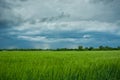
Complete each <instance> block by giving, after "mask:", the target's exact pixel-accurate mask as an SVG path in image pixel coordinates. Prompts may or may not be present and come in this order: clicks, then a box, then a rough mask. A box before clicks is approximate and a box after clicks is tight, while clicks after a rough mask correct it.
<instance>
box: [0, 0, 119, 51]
mask: <svg viewBox="0 0 120 80" xmlns="http://www.w3.org/2000/svg"><path fill="white" fill-rule="evenodd" d="M78 45H83V46H94V47H97V46H99V45H107V46H113V47H116V46H120V0H0V48H43V49H46V48H64V47H66V48H76V47H77V46H78Z"/></svg>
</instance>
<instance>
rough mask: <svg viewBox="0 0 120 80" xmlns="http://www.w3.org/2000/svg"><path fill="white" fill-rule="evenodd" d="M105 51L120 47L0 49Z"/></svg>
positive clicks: (119, 48) (18, 49) (17, 49)
mask: <svg viewBox="0 0 120 80" xmlns="http://www.w3.org/2000/svg"><path fill="white" fill-rule="evenodd" d="M102 50H104V51H107V50H120V46H118V47H110V46H99V47H84V46H78V48H71V49H70V48H57V49H30V48H29V49H20V48H16V49H0V51H102Z"/></svg>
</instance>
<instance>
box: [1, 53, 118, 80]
mask: <svg viewBox="0 0 120 80" xmlns="http://www.w3.org/2000/svg"><path fill="white" fill-rule="evenodd" d="M0 80H120V51H1V52H0Z"/></svg>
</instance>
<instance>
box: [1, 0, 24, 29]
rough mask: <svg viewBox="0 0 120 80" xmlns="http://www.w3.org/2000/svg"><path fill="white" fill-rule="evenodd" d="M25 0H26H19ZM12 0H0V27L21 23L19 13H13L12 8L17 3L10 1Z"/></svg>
mask: <svg viewBox="0 0 120 80" xmlns="http://www.w3.org/2000/svg"><path fill="white" fill-rule="evenodd" d="M20 1H26V0H20ZM12 2H14V0H11V2H10V1H8V0H0V28H1V29H4V28H9V27H12V26H16V25H18V24H20V23H21V21H22V19H21V17H20V15H19V14H15V13H14V11H13V8H15V7H17V6H18V5H17V4H14V3H12Z"/></svg>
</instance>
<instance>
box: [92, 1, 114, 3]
mask: <svg viewBox="0 0 120 80" xmlns="http://www.w3.org/2000/svg"><path fill="white" fill-rule="evenodd" d="M90 1H91V2H93V3H99V2H103V3H110V2H113V1H115V0H90Z"/></svg>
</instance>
